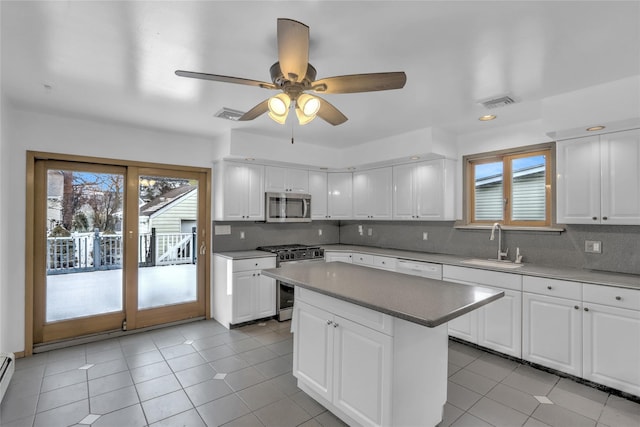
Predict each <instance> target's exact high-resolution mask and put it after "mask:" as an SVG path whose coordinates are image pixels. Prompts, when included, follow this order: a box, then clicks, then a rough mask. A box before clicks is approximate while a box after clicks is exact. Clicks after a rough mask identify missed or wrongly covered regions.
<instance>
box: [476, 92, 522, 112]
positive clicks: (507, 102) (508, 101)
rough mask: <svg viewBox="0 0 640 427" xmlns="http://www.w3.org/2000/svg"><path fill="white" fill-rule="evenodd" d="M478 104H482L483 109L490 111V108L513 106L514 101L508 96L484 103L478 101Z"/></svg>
mask: <svg viewBox="0 0 640 427" xmlns="http://www.w3.org/2000/svg"><path fill="white" fill-rule="evenodd" d="M479 103H480V104H482V106H484V107H485V108H489V109H492V108H499V107H504V106H505V105H510V104H515V103H516V100H515V99H513V98H511V97H510V96H508V95H505V96H501V97H499V98H492V99H487V100H486V101H480V102H479Z"/></svg>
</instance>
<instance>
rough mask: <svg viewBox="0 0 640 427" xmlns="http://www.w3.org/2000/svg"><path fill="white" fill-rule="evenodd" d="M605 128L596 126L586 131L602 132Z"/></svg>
mask: <svg viewBox="0 0 640 427" xmlns="http://www.w3.org/2000/svg"><path fill="white" fill-rule="evenodd" d="M605 127H606V126H602V125H598V126H591V127H590V128H587V131H589V132H595V131H597V130H602V129H604V128H605Z"/></svg>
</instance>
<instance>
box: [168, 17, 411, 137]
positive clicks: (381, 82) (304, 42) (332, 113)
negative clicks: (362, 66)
mask: <svg viewBox="0 0 640 427" xmlns="http://www.w3.org/2000/svg"><path fill="white" fill-rule="evenodd" d="M270 73H271V81H272V83H268V82H262V81H258V80H250V79H244V78H240V77H230V76H221V75H218V74H206V73H196V72H192V71H183V70H176V74H177V75H178V76H181V77H191V78H194V79H203V80H213V81H217V82H225V83H236V84H243V85H249V86H258V87H261V88H264V89H273V90H281V91H282V92H281V93H279V94H277V95H275V96H273V97H271V98H269V99H267V100H265V101H262V102H261V103H260V104H258V105H256V106H255V107H253V108H252V109H251V110H249V111H247V112H246V113H245V114H244V115H242V116H241V117H240V118H239V119H238V120H241V121H246V120H253V119H255V118H256V117H258V116H260V115H262V114H264V113H267V112H268V113H269V117H271V118H272V119H273V120H274V121H276V122H277V123H280V124H284V122H285V121H286V119H287V115H288V114H289V109H290V108H295V112H296V116H297V117H298V122H299V123H300V124H301V125H304V124H307V123H309V122H310V121H312V120H313V119H314V118H315V117H316V116H319V117H320V118H321V119H323V120H325V121H327V122H328V123H331V124H332V125H334V126H336V125H339V124H342V123H344V122H346V121H347V117H346V116H345V115H344V114H342V113H341V112H340V110H338V109H337V108H336V107H334V106H333V105H331V104H330V103H329V102H327V101H326V100H324V99H322V98H320V97H319V96H315V95H310V94H309V93H307V92H313V93H357V92H373V91H379V90H390V89H400V88H402V87H404V84H405V82H406V81H407V76H406V75H405V73H404V72H402V71H399V72H390V73H368V74H351V75H346V76H336V77H327V78H324V79H320V80H316V79H315V78H316V69H315V68H314V67H313V66H312V65H311V64H309V27H308V26H307V25H305V24H303V23H301V22H298V21H294V20H292V19H285V18H278V62H276V63H275V64H273V65H272V66H271V69H270Z"/></svg>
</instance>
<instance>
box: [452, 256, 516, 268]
mask: <svg viewBox="0 0 640 427" xmlns="http://www.w3.org/2000/svg"><path fill="white" fill-rule="evenodd" d="M460 262H461V263H462V264H470V265H479V266H481V267H494V268H504V269H507V270H512V269H516V268H520V267H522V265H523V264H516V263H514V262H511V261H498V260H497V259H478V258H473V259H465V260H464V261H460Z"/></svg>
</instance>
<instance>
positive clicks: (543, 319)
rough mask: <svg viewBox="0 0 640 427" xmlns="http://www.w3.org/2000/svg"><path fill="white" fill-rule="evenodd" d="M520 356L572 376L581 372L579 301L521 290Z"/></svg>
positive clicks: (580, 316)
mask: <svg viewBox="0 0 640 427" xmlns="http://www.w3.org/2000/svg"><path fill="white" fill-rule="evenodd" d="M522 300H523V306H524V309H523V316H522V324H523V327H524V330H523V331H522V358H523V359H524V360H528V361H530V362H534V363H538V364H540V365H543V366H547V367H549V368H553V369H557V370H559V371H562V372H566V373H568V374H571V375H576V376H578V377H579V376H581V375H582V312H581V310H580V305H581V303H580V301H574V300H566V299H563V298H555V297H549V296H545V295H537V294H530V293H526V292H525V293H524V294H523V295H522Z"/></svg>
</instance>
